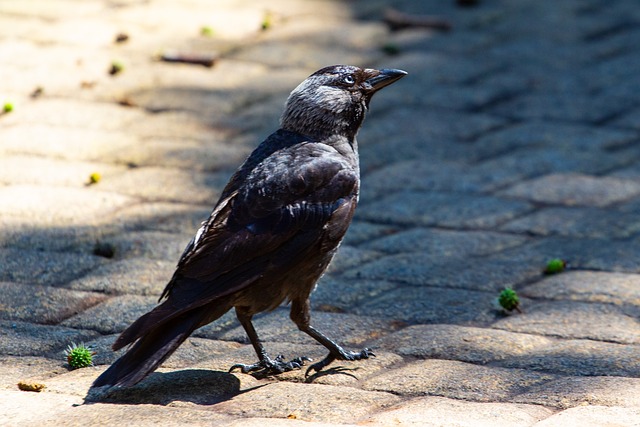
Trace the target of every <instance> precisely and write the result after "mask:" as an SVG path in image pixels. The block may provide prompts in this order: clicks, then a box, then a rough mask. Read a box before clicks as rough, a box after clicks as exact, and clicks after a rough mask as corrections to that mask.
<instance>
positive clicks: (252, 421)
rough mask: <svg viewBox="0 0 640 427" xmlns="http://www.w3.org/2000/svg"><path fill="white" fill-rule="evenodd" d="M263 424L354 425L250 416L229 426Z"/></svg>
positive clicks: (256, 426)
mask: <svg viewBox="0 0 640 427" xmlns="http://www.w3.org/2000/svg"><path fill="white" fill-rule="evenodd" d="M265 425H269V426H273V427H333V426H345V427H348V426H351V427H355V426H356V424H346V423H342V422H339V423H335V424H334V423H327V422H312V421H302V420H296V419H290V418H260V417H252V418H244V419H239V420H235V421H233V422H231V423H230V424H229V427H262V426H265Z"/></svg>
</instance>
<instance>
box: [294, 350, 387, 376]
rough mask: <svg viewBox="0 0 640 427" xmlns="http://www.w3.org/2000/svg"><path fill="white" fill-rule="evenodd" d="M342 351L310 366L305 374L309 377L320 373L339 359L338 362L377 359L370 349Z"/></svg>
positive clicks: (330, 354)
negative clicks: (312, 373)
mask: <svg viewBox="0 0 640 427" xmlns="http://www.w3.org/2000/svg"><path fill="white" fill-rule="evenodd" d="M339 350H340V351H339V352H338V353H337V354H334V353H329V355H328V356H327V357H325V358H324V359H322V360H321V361H319V362H316V363H314V364H313V365H311V366H309V368H307V371H306V372H305V374H304V375H305V376H306V377H308V376H309V373H311V372H314V371H315V372H320V371H321V370H322V369H323V368H325V367H326V366H328V365H329V364H330V363H331V362H333V361H334V360H336V359H338V360H362V359H368V358H370V357H375V356H376V355H375V354H373V351H372V350H371V349H370V348H365V349H363V350H362V351H345V350H343V349H341V348H340V349H339Z"/></svg>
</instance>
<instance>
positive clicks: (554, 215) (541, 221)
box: [501, 207, 640, 239]
mask: <svg viewBox="0 0 640 427" xmlns="http://www.w3.org/2000/svg"><path fill="white" fill-rule="evenodd" d="M501 229H502V230H504V231H507V232H516V233H527V234H532V235H539V236H552V235H559V236H572V237H585V238H601V239H604V238H616V239H623V238H628V237H631V236H633V235H635V234H637V233H638V231H640V223H639V222H638V216H637V215H636V214H632V213H627V212H620V211H619V210H609V209H602V208H591V207H586V208H581V207H548V208H543V209H541V210H538V211H536V212H532V213H530V214H528V215H525V216H523V217H521V218H517V219H514V220H513V221H510V222H508V223H506V224H504V225H503V226H502V227H501Z"/></svg>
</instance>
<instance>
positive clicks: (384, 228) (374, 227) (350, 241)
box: [342, 210, 398, 246]
mask: <svg viewBox="0 0 640 427" xmlns="http://www.w3.org/2000/svg"><path fill="white" fill-rule="evenodd" d="M358 212H359V211H358V210H356V216H355V218H354V220H353V222H351V225H350V226H349V230H348V231H347V234H346V236H345V238H344V240H343V241H342V244H343V245H351V246H358V245H359V244H361V243H364V242H367V241H369V240H372V239H375V238H378V237H381V236H384V235H387V234H391V233H395V232H397V231H398V227H394V226H390V225H384V224H374V223H371V222H367V221H360V220H359V218H358Z"/></svg>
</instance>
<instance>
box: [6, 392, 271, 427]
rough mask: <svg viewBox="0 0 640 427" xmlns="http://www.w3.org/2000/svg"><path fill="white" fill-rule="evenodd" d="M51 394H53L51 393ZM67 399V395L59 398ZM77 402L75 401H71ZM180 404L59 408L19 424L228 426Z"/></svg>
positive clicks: (206, 412)
mask: <svg viewBox="0 0 640 427" xmlns="http://www.w3.org/2000/svg"><path fill="white" fill-rule="evenodd" d="M51 394H53V393H51ZM61 396H65V397H68V396H67V395H61ZM75 399H76V400H78V398H77V397H76V398H75ZM181 403H182V402H170V403H169V404H167V405H166V406H164V405H157V404H136V403H132V404H117V405H114V404H110V403H92V404H90V405H87V404H84V405H79V406H71V405H60V407H59V408H57V409H60V410H61V411H60V412H57V411H46V412H44V413H42V414H36V416H35V417H25V419H24V421H23V420H22V418H18V419H20V420H21V421H22V422H27V420H28V421H29V422H37V423H41V424H43V425H64V426H81V425H86V424H92V425H100V424H103V425H119V424H122V423H123V422H124V421H123V420H126V423H130V424H131V425H135V426H140V427H153V426H157V425H167V424H171V425H176V426H194V425H211V424H214V423H215V424H216V425H225V426H228V425H232V424H231V423H232V422H233V420H234V418H233V417H229V416H226V415H222V414H217V413H215V412H213V411H211V410H208V409H207V408H206V407H204V406H201V405H195V404H188V405H187V404H184V406H180V404H181ZM54 414H55V415H54ZM263 425H264V424H263Z"/></svg>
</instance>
